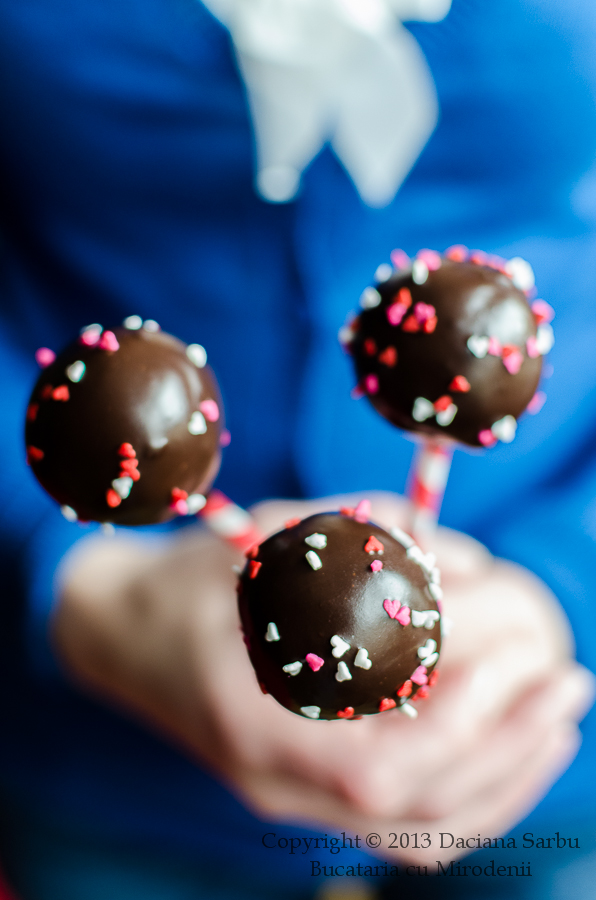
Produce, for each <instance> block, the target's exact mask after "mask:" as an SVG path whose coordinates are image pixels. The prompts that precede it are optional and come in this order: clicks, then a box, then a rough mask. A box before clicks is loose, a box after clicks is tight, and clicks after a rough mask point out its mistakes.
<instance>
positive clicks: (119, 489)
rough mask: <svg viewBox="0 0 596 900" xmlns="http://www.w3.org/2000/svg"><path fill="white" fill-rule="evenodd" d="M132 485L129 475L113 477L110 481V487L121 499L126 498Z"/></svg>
mask: <svg viewBox="0 0 596 900" xmlns="http://www.w3.org/2000/svg"><path fill="white" fill-rule="evenodd" d="M132 485H133V480H132V478H131V477H130V475H122V476H121V477H120V478H114V480H113V481H112V487H113V488H114V490H115V491H116V493H117V494H118V495H119V496H120V497H122V499H123V500H126V498H127V497H128V495H129V494H130V491H131V489H132Z"/></svg>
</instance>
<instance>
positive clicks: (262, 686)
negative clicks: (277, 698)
mask: <svg viewBox="0 0 596 900" xmlns="http://www.w3.org/2000/svg"><path fill="white" fill-rule="evenodd" d="M259 687H260V688H261V693H262V694H268V693H269V691H268V690H267V688H266V687H265V685H264V684H263V682H262V681H259Z"/></svg>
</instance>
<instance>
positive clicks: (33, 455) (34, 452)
mask: <svg viewBox="0 0 596 900" xmlns="http://www.w3.org/2000/svg"><path fill="white" fill-rule="evenodd" d="M44 456H45V453H44V452H43V450H40V449H39V447H34V446H33V445H32V444H30V445H29V446H28V447H27V460H28V461H29V462H40V460H42V459H43V458H44Z"/></svg>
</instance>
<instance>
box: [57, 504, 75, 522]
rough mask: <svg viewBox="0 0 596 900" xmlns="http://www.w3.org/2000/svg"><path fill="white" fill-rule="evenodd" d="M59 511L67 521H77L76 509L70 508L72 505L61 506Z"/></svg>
mask: <svg viewBox="0 0 596 900" xmlns="http://www.w3.org/2000/svg"><path fill="white" fill-rule="evenodd" d="M60 512H61V513H62V515H63V516H64V518H65V519H66V521H67V522H77V521H78V518H79V517H78V516H77V513H76V510H75V509H73V508H72V506H66V505H65V506H61V507H60Z"/></svg>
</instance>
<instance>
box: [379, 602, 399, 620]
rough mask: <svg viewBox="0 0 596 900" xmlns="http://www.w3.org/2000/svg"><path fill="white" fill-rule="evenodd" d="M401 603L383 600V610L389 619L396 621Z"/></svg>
mask: <svg viewBox="0 0 596 900" xmlns="http://www.w3.org/2000/svg"><path fill="white" fill-rule="evenodd" d="M400 606H401V603H400V602H399V600H383V609H384V610H385V612H386V613H387V615H388V616H389V618H390V619H396V618H397V614H398V612H399V608H400Z"/></svg>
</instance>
